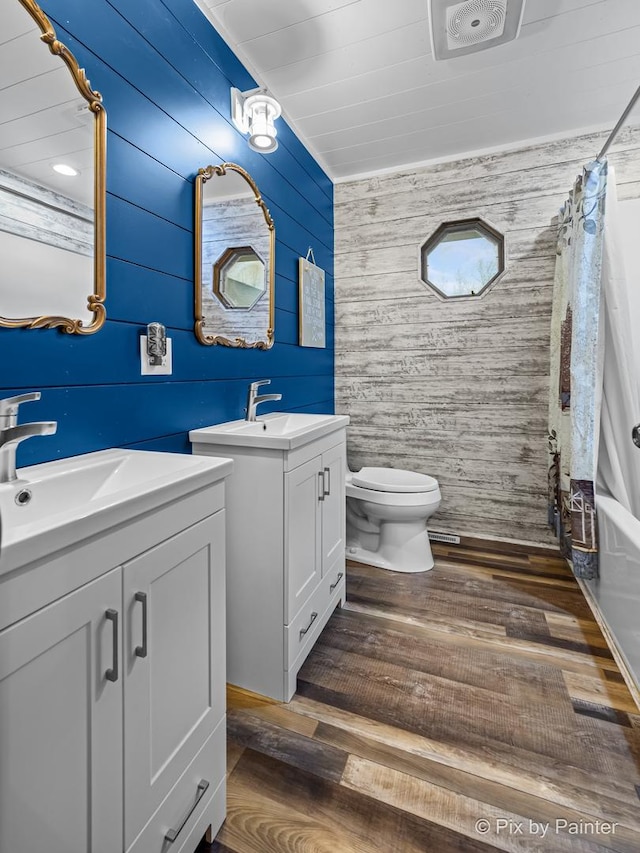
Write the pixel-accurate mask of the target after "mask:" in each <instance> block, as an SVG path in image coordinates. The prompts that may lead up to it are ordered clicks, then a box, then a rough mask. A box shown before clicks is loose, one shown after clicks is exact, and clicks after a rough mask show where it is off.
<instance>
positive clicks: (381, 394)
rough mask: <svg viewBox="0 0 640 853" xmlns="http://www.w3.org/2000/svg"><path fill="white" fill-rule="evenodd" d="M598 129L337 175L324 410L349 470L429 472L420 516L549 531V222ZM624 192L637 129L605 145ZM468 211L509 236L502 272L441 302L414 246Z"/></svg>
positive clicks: (594, 146)
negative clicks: (335, 424)
mask: <svg viewBox="0 0 640 853" xmlns="http://www.w3.org/2000/svg"><path fill="white" fill-rule="evenodd" d="M605 138H606V134H593V135H582V136H579V137H573V138H570V139H565V140H560V141H554V142H550V143H546V144H541V145H535V146H532V147H528V148H522V149H519V150H513V151H508V152H503V153H497V154H491V155H485V156H480V157H473V158H469V159H466V160H458V161H455V162H449V163H440V164H437V165H433V166H428V167H424V168H419V169H414V170H405V171H399V172H397V173H394V174H385V175H380V176H376V177H372V178H366V179H360V180H355V181H351V182H348V183H341V184H337V185H336V187H335V228H336V232H335V239H336V255H335V279H336V411H337V412H344V413H347V414H349V415H350V416H351V426H350V428H349V430H348V436H349V442H348V457H349V464H350V466H351V468H353V469H358V468H360V467H361V466H363V465H388V466H395V467H403V468H409V469H412V470H415V471H421V472H424V473H427V474H431V475H432V476H434V477H437V479H438V480H439V482H440V486H441V490H442V496H443V501H442V506H441V508H440V510H439V512H438V513H437V514H436V515H435V516H434V517H433V519H432V522H431V525H430V526H431V529H433V530H441V531H446V532H457V533H461V534H468V535H480V536H489V537H499V538H507V539H518V540H525V541H530V542H538V543H549V542H551V541H552V538H551V535H550V533H549V531H548V529H547V526H546V517H547V431H546V424H547V405H548V385H549V378H548V373H549V328H550V321H551V295H552V287H553V272H554V264H555V227H554V220H555V217H556V215H557V212H558V209H559V207H560V205H561V204H562V202H563V201H564V199H565V197H566V195H567V193H568V191H569V188H570V186H571V184H572V183H573V181H574V179H575V176H576V175H577V174H578V172H579V171H580V169H581V167H582V165H583V164H584V163H585V162H587V161H588V160H590V159H593V157H594V156H595V154H596V153H597V151H598V150H599V148H600V147H601V145H602V143H603V142H604V139H605ZM610 162H611V163H612V164H613V166H614V168H615V172H616V178H617V182H618V195H619V197H620V198H621V199H626V198H637V197H640V128H627V129H625V130H623V131H622V132H621V134H620V135H619V137H618V142H617V143H616V145H615V146H614V148H613V149H612V150H611V152H610ZM474 216H480V217H483V218H486V219H487V220H489V222H490V223H492V224H493V225H494V226H495V227H496V228H498V230H499V231H501V232H502V233H503V234H504V235H505V238H506V266H507V271H506V274H505V275H504V277H503V278H502V279H501V280H500V281H499V282H498V283H497V284H496V285H495V286H494V287H493V288H492V289H491V290H490V291H489V292H488V293H487V294H485V295H484V296H483V297H482V298H480V299H471V300H448V301H442V300H440V299H439V298H438V297H437V296H435V294H433V293H432V292H431V290H430V289H429V288H427V287H426V286H425V285H423V284H422V283H421V282H420V280H419V247H420V245H421V244H422V243H423V242H424V241H425V240H426V239H427V238H428V237H429V236H430V235H431V234H432V233H433V232H434V231H435V229H436V228H437V227H438V226H439V225H440V224H441V223H442V222H444V221H449V220H456V219H466V218H468V217H474Z"/></svg>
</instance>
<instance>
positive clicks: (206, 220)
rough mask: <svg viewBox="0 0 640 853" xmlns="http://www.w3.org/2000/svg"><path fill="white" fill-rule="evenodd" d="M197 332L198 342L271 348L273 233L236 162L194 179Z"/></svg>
mask: <svg viewBox="0 0 640 853" xmlns="http://www.w3.org/2000/svg"><path fill="white" fill-rule="evenodd" d="M195 196H196V227H195V243H196V245H195V314H196V325H195V332H196V336H197V338H198V340H199V341H200V343H203V344H223V345H225V346H235V347H252V348H253V347H255V348H257V349H268V348H269V347H270V346H271V345H272V344H273V322H274V304H273V280H274V274H275V272H274V246H275V229H274V225H273V220H272V219H271V215H270V214H269V211H268V210H267V208H266V206H265V204H264V202H263V201H262V198H261V196H260V191H259V190H258V187H257V186H256V185H255V183H254V181H253V179H252V178H251V176H250V175H249V174H248V173H247V172H245V170H244V169H242V168H241V167H240V166H237V165H236V164H234V163H223V164H221V165H220V166H208V167H207V168H206V169H200V171H199V172H198V175H197V177H196V193H195Z"/></svg>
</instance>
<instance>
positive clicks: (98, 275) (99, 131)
mask: <svg viewBox="0 0 640 853" xmlns="http://www.w3.org/2000/svg"><path fill="white" fill-rule="evenodd" d="M18 2H19V3H20V4H21V5H22V6H23V7H24V8H25V9H26V10H27V12H28V13H29V14H30V15H31V17H32V18H33V19H34V21H35V22H36V24H37V25H38V26H39V28H40V30H41V32H42V35H41V37H40V38H41V39H42V41H43V42H44V43H45V44H46V45H48V47H49V50H50V51H51V53H52V54H53V55H54V56H59V57H60V59H62V60H63V62H64V63H65V64H66V66H67V68H68V69H69V71H70V72H71V76H72V77H73V81H74V83H75V85H76V87H77V89H78V91H79V92H80V94H81V95H82V97H83V98H85V100H86V101H87V106H88V109H89V110H91V112H92V113H93V115H94V117H95V123H94V146H93V151H94V179H93V180H94V253H93V270H94V283H93V289H94V292H93V293H92V294H91V295H90V296H89V297H88V298H87V308H88V310H89V311H90V312H92V313H93V319H92V320H91V322H90V323H88V324H86V323H85V322H84V321H83V320H78V319H72V318H70V317H58V316H48V315H43V316H41V317H25V318H21V319H16V320H9V319H7V318H5V317H0V326H7V327H9V328H13V329H15V328H24V327H26V328H29V329H48V328H53V327H56V326H58V327H60V328H61V330H62V331H63V332H67V333H69V334H78V335H90V334H93V332H97V331H98V329H100V328H101V327H102V326H103V324H104V321H105V319H106V311H105V307H104V302H105V298H106V289H107V288H106V234H105V230H106V229H105V223H106V159H107V157H106V153H107V114H106V111H105V108H104V106H103V104H102V96H101V95H100V93H99V92H95V91H94V90H93V89H92V88H91V84H90V82H89V80H87V77H86V74H85V72H84V69H83V68H80V66H79V65H78V61H77V60H76V58H75V56H74V55H73V54H72V53H71V51H70V50H69V49H68V48H67V47H66V46H65V45H64V44H63V43H62V42H61V41H58V39H57V38H56V32H55V29H54V28H53V25H52V24H51V22H50V21H49V19H48V18H47V16H46V15H45V13H44V12H43V11H42V9H41V8H40V6H38V4H37V3H36V2H35V0H18Z"/></svg>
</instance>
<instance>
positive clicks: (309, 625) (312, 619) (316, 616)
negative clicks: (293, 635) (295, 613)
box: [300, 610, 318, 638]
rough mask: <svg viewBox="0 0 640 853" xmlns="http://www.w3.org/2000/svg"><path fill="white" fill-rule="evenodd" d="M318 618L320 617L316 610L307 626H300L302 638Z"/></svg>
mask: <svg viewBox="0 0 640 853" xmlns="http://www.w3.org/2000/svg"><path fill="white" fill-rule="evenodd" d="M317 618H318V614H317V613H316V611H315V610H314V611H313V613H312V614H311V620H310V622H309V624H308V625H307V627H306V628H300V637H301V638H302V637H304V635H305V634H306V633H307V631H308V630H309V628H310V627H311V626H312V625H313V623H314V622H315V621H316V619H317Z"/></svg>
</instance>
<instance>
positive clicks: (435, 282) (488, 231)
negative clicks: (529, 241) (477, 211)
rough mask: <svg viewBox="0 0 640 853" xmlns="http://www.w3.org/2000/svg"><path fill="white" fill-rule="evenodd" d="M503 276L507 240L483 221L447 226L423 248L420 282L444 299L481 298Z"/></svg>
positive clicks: (449, 223) (472, 220) (453, 223)
mask: <svg viewBox="0 0 640 853" xmlns="http://www.w3.org/2000/svg"><path fill="white" fill-rule="evenodd" d="M503 272H504V237H503V236H502V234H500V232H499V231H497V230H496V229H495V228H493V227H492V226H491V225H488V224H487V223H486V222H484V221H483V220H482V219H461V220H458V221H456V222H444V223H443V224H442V225H441V226H440V227H439V228H438V229H437V231H436V232H435V233H434V234H432V236H431V237H430V238H429V239H428V240H427V241H426V243H424V244H423V246H422V247H421V278H422V281H423V282H424V283H425V284H428V285H429V286H430V287H431V288H433V290H435V292H436V293H437V294H438V296H440V297H442V298H443V299H450V298H452V297H460V296H480V294H482V293H485V292H486V291H487V290H488V288H489V287H490V286H491V285H492V284H495V282H496V281H497V280H498V278H499V277H500V276H501V275H502V273H503Z"/></svg>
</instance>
